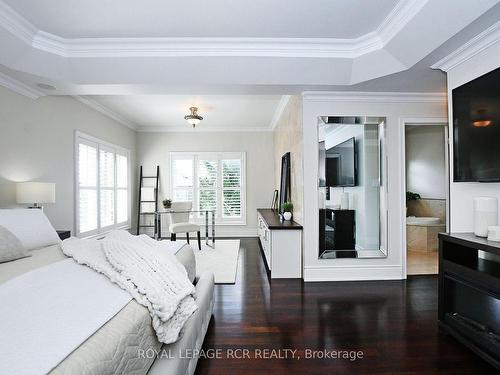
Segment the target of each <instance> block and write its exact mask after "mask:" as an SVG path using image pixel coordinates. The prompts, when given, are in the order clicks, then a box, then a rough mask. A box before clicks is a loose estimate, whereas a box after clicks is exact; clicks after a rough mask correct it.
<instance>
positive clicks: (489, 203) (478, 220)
mask: <svg viewBox="0 0 500 375" xmlns="http://www.w3.org/2000/svg"><path fill="white" fill-rule="evenodd" d="M496 225H498V200H497V199H496V198H494V197H477V198H474V234H475V235H476V236H478V237H488V227H489V226H496Z"/></svg>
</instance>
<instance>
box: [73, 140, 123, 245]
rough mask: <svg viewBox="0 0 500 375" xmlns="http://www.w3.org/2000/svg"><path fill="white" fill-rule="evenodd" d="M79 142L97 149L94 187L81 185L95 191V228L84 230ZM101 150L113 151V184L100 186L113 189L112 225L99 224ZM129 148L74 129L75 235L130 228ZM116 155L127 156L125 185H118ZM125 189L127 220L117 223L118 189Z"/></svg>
mask: <svg viewBox="0 0 500 375" xmlns="http://www.w3.org/2000/svg"><path fill="white" fill-rule="evenodd" d="M80 143H82V144H86V145H89V146H91V147H96V150H97V160H96V163H97V169H96V186H95V188H92V187H83V188H82V190H89V189H93V190H95V191H96V194H97V207H96V209H97V210H96V212H97V229H93V230H90V231H86V232H80V204H79V198H80V181H79V172H80V164H79V161H80V160H79V156H80V155H79V145H80ZM101 150H104V151H108V152H113V165H114V166H113V169H114V171H113V176H114V186H113V187H112V188H109V187H105V188H102V189H104V190H112V191H113V193H114V194H113V200H114V224H112V225H107V226H105V227H103V226H101V213H100V212H101V211H100V208H101V199H100V198H101V192H100V191H101V186H100V152H101ZM130 154H131V153H130V150H129V149H127V148H124V147H122V146H118V145H116V144H113V143H111V142H107V141H104V140H102V139H99V138H97V137H94V136H91V135H89V134H86V133H83V132H81V131H78V130H76V131H75V137H74V161H75V166H74V184H75V185H74V192H75V198H74V202H75V203H74V204H75V234H76V236H77V237H82V238H88V237H95V236H101V235H103V234H106V233H108V232H110V231H111V230H113V229H130V228H131V221H132V205H131V203H132V173H131V172H132V169H131V162H130ZM117 155H121V156H125V157H126V158H127V187H126V188H123V187H119V186H118V176H117V175H118V172H117V165H118V163H117ZM125 189H126V191H127V202H128V204H127V221H125V222H121V223H117V220H118V209H117V199H118V191H119V190H122V191H123V190H125Z"/></svg>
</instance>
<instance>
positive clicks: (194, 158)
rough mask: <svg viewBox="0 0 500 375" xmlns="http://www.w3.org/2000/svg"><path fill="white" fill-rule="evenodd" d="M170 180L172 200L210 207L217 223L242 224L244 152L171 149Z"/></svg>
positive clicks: (243, 220) (243, 212)
mask: <svg viewBox="0 0 500 375" xmlns="http://www.w3.org/2000/svg"><path fill="white" fill-rule="evenodd" d="M170 181H171V184H170V186H171V197H172V199H173V201H192V202H193V209H194V210H202V211H203V210H214V211H215V212H216V223H217V224H225V225H226V224H235V225H236V224H238V225H244V224H246V211H245V153H243V152H219V153H212V152H172V153H170ZM197 216H198V217H199V218H202V217H203V216H204V214H202V213H201V214H199V215H197Z"/></svg>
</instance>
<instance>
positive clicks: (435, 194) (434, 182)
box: [405, 125, 448, 199]
mask: <svg viewBox="0 0 500 375" xmlns="http://www.w3.org/2000/svg"><path fill="white" fill-rule="evenodd" d="M444 129H445V128H444V126H429V125H414V126H412V125H410V126H406V137H405V140H406V190H408V191H412V192H414V193H418V194H420V196H421V197H422V198H424V199H446V180H447V178H448V176H447V174H446V166H445V133H444Z"/></svg>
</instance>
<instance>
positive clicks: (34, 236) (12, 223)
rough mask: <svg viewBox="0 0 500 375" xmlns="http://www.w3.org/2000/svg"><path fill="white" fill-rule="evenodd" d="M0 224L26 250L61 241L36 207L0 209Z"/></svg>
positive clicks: (45, 217)
mask: <svg viewBox="0 0 500 375" xmlns="http://www.w3.org/2000/svg"><path fill="white" fill-rule="evenodd" d="M0 225H2V226H3V227H5V228H6V229H7V230H9V231H10V232H12V234H14V236H16V237H17V238H18V239H19V241H21V243H22V244H23V246H24V248H25V249H26V250H34V249H39V248H41V247H45V246H50V245H55V244H58V243H60V242H61V240H60V239H59V236H58V235H57V232H56V231H55V229H54V227H53V226H52V224H50V222H49V219H47V216H45V214H44V213H43V211H42V210H39V209H36V208H32V209H0Z"/></svg>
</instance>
